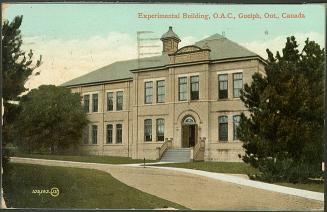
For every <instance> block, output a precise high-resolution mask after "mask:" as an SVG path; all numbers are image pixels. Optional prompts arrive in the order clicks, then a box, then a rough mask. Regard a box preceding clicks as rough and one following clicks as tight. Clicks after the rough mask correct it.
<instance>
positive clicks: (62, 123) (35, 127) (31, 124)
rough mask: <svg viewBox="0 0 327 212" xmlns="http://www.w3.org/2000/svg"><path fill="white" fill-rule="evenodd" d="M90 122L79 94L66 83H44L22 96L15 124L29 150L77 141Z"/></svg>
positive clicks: (76, 142) (66, 145) (61, 145)
mask: <svg viewBox="0 0 327 212" xmlns="http://www.w3.org/2000/svg"><path fill="white" fill-rule="evenodd" d="M87 123H88V120H87V117H86V113H85V112H84V110H83V107H82V105H81V97H80V95H79V94H77V93H75V94H73V93H71V92H70V90H69V89H68V88H65V87H56V86H54V85H42V86H40V87H39V88H38V89H32V90H31V91H30V92H29V93H28V94H27V95H25V96H23V97H22V99H21V101H20V113H19V114H18V118H17V121H16V122H15V124H14V127H15V129H16V130H17V135H19V140H18V145H20V146H22V147H27V148H28V150H29V151H34V150H40V149H51V153H54V152H55V151H56V150H58V149H60V150H63V149H66V148H68V147H70V146H72V145H74V144H78V143H79V141H80V139H81V137H82V131H83V129H84V128H85V126H86V125H87Z"/></svg>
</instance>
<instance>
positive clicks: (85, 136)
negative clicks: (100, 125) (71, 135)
mask: <svg viewBox="0 0 327 212" xmlns="http://www.w3.org/2000/svg"><path fill="white" fill-rule="evenodd" d="M82 140H83V143H84V144H88V143H89V126H86V127H85V128H84V130H83V134H82Z"/></svg>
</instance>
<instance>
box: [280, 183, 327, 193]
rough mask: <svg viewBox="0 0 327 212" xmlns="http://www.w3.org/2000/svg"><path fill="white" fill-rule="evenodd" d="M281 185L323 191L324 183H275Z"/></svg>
mask: <svg viewBox="0 0 327 212" xmlns="http://www.w3.org/2000/svg"><path fill="white" fill-rule="evenodd" d="M275 184H277V185H281V186H287V187H291V188H298V189H303V190H308V191H316V192H322V193H323V192H324V184H323V183H297V184H294V183H275Z"/></svg>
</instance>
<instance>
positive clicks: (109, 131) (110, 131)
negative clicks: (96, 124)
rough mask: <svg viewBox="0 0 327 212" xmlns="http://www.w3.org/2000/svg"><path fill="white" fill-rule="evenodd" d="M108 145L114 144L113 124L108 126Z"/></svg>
mask: <svg viewBox="0 0 327 212" xmlns="http://www.w3.org/2000/svg"><path fill="white" fill-rule="evenodd" d="M107 144H112V124H107Z"/></svg>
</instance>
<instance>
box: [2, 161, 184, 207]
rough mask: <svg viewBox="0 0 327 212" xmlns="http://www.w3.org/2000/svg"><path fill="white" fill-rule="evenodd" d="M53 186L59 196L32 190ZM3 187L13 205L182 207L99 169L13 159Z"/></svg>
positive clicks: (7, 199) (7, 202) (9, 205)
mask: <svg viewBox="0 0 327 212" xmlns="http://www.w3.org/2000/svg"><path fill="white" fill-rule="evenodd" d="M52 187H57V188H58V189H59V192H60V193H59V196H57V197H53V196H51V195H50V194H41V195H39V194H35V193H32V191H33V190H34V189H39V190H41V189H51V188H52ZM3 188H4V197H5V201H6V204H7V207H15V208H118V209H122V208H125V209H131V208H136V209H153V208H163V207H174V208H178V209H185V208H184V207H183V206H181V205H178V204H176V203H173V202H170V201H167V200H164V199H161V198H158V197H156V196H153V195H150V194H147V193H144V192H142V191H140V190H137V189H135V188H132V187H130V186H127V185H125V184H123V183H121V182H120V181H118V180H116V179H115V178H113V177H112V176H111V175H110V174H108V173H105V172H102V171H98V170H89V169H80V168H65V167H53V166H41V165H31V164H15V163H12V171H11V175H10V177H6V176H4V181H3Z"/></svg>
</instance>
